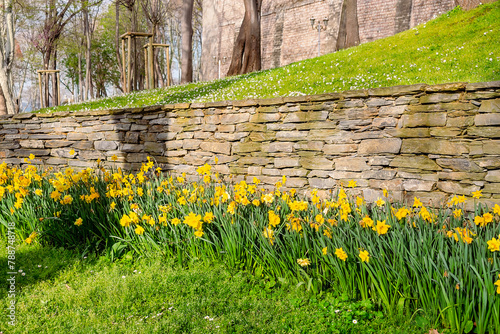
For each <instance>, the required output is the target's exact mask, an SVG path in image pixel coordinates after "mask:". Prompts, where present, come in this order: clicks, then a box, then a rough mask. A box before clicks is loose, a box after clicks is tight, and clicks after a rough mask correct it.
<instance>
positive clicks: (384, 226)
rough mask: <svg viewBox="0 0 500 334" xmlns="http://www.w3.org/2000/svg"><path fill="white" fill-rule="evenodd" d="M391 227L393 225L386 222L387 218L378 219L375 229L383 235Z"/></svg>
mask: <svg viewBox="0 0 500 334" xmlns="http://www.w3.org/2000/svg"><path fill="white" fill-rule="evenodd" d="M389 227H391V226H390V225H387V224H386V223H385V220H383V221H380V220H377V225H376V226H375V227H373V229H374V230H375V231H377V233H378V235H383V234H386V233H387V231H388V230H389Z"/></svg>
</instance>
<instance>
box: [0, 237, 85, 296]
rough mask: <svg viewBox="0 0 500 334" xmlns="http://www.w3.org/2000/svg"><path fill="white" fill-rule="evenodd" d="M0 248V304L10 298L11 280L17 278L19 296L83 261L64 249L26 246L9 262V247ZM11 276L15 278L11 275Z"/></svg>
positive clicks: (1, 243)
mask: <svg viewBox="0 0 500 334" xmlns="http://www.w3.org/2000/svg"><path fill="white" fill-rule="evenodd" d="M0 247H1V251H0V282H2V283H1V285H0V286H1V288H0V300H1V299H4V298H5V297H6V295H7V294H8V292H9V285H10V282H8V281H7V279H8V278H11V277H12V276H15V287H16V293H17V294H18V293H19V292H20V291H21V290H22V289H23V288H24V287H27V286H30V285H32V284H36V283H38V282H41V281H46V280H50V279H52V278H54V277H55V276H57V275H58V274H60V273H61V272H63V271H64V270H65V269H66V268H69V267H73V266H82V264H81V262H80V261H79V260H81V259H82V258H81V256H79V255H78V253H76V252H75V251H70V250H66V249H64V248H57V247H50V246H40V245H27V244H23V245H19V246H17V247H16V252H15V259H14V260H12V259H10V260H9V258H8V254H7V244H6V242H5V241H4V240H1V241H0ZM89 256H90V257H91V259H93V258H94V256H93V255H89ZM91 259H90V258H89V259H88V260H91ZM86 261H87V260H86ZM11 265H13V266H14V270H12V267H11ZM11 272H15V273H16V274H15V275H13V274H10V273H11Z"/></svg>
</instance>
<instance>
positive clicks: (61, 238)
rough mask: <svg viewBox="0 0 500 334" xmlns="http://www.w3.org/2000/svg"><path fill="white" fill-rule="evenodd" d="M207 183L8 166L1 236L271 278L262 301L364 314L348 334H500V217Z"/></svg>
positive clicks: (155, 173)
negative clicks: (440, 332)
mask: <svg viewBox="0 0 500 334" xmlns="http://www.w3.org/2000/svg"><path fill="white" fill-rule="evenodd" d="M32 158H33V157H32ZM148 160H149V159H148ZM30 161H31V160H30ZM35 161H36V160H35ZM211 170H212V167H211V166H209V165H204V166H200V167H199V168H198V169H197V171H198V173H199V175H200V178H199V180H197V181H196V182H187V181H186V180H185V177H177V178H174V177H172V176H168V175H164V174H162V173H161V171H160V170H159V169H156V168H155V165H154V163H153V161H148V163H146V164H144V165H143V166H142V168H141V170H140V171H139V172H138V173H136V174H132V173H130V174H129V173H125V172H123V171H120V170H118V171H103V170H101V169H96V170H93V169H90V168H89V169H86V170H83V171H80V172H78V173H77V172H75V171H73V170H72V169H67V170H65V171H62V172H58V173H54V174H51V173H45V172H42V171H39V170H38V169H37V168H36V167H34V166H29V167H28V168H26V169H24V170H21V169H18V168H9V167H7V166H6V165H5V164H2V165H0V180H2V185H0V194H1V200H0V223H1V225H0V235H1V236H2V237H3V238H7V233H8V232H7V230H8V228H9V223H10V222H15V223H16V226H15V230H14V231H15V233H16V235H17V238H18V240H24V241H25V243H27V244H38V243H40V244H42V245H52V246H56V247H61V246H62V247H64V248H70V249H71V248H72V249H77V250H78V251H80V252H82V253H84V254H88V253H99V252H102V253H103V254H105V256H106V258H108V259H109V260H111V261H113V260H116V259H120V261H119V262H120V263H129V262H130V263H132V262H133V261H134V259H135V258H137V257H146V258H148V257H151V256H155V255H157V254H162V255H163V256H165V257H167V258H168V259H171V260H172V261H175V263H176V264H177V265H180V266H190V265H191V264H193V263H197V262H199V261H201V262H218V263H223V264H224V265H225V266H226V268H227V270H228V271H230V272H233V273H238V272H240V271H241V270H245V271H247V272H250V273H252V274H253V275H255V277H257V278H262V279H263V281H261V283H259V284H261V286H260V288H259V289H258V290H254V291H255V292H256V293H261V292H259V291H272V290H274V289H275V288H276V287H278V286H292V287H294V288H295V289H300V290H303V291H307V292H309V293H311V294H314V295H318V296H321V295H322V294H323V293H324V292H325V291H327V290H328V289H332V290H333V291H334V293H336V294H337V295H340V294H344V295H345V300H344V299H342V300H341V301H346V300H347V301H352V300H364V301H366V302H365V303H364V304H359V305H354V304H353V305H350V306H348V309H351V310H353V309H354V310H355V311H353V312H354V313H352V314H351V313H342V316H343V317H344V318H338V319H337V320H338V321H339V322H340V323H341V326H344V325H345V324H346V323H347V322H348V321H350V320H354V319H356V320H357V321H361V320H363V319H365V320H373V319H376V318H377V317H378V315H377V313H375V311H374V310H378V311H382V312H383V313H384V314H386V315H388V316H389V317H391V318H398V317H410V316H412V315H414V313H415V312H416V310H419V314H418V316H419V317H421V316H423V317H424V319H430V320H429V321H430V323H431V324H433V327H438V326H439V327H445V328H449V329H451V330H452V331H453V332H459V333H462V332H468V331H469V330H470V323H471V321H472V322H473V323H475V324H476V325H475V326H474V331H475V332H477V333H486V332H499V331H500V312H498V311H499V310H500V295H499V292H498V291H500V290H496V287H495V285H499V284H500V279H498V277H499V275H500V258H499V253H500V240H498V239H496V238H499V239H500V224H499V222H500V206H498V205H496V206H495V207H494V208H492V210H491V211H490V210H489V209H488V208H487V207H484V206H481V205H476V206H475V207H476V211H475V212H474V213H467V214H466V213H464V204H463V203H464V201H466V200H473V199H466V198H465V197H464V196H460V197H456V196H455V197H453V198H452V200H451V201H450V203H448V205H447V206H446V207H442V208H440V209H436V210H433V209H431V208H427V207H425V206H423V205H422V203H420V201H419V200H418V199H415V200H414V203H413V206H405V205H403V204H401V203H396V202H394V201H392V200H391V198H390V194H387V195H384V197H383V198H380V199H379V200H378V201H377V202H376V203H375V204H373V205H366V204H365V203H364V200H363V199H362V198H360V197H356V198H353V197H351V196H349V195H348V194H347V193H346V191H345V190H344V189H343V188H341V187H340V188H338V189H337V194H336V195H335V194H332V197H330V198H326V199H320V198H319V196H318V194H317V191H312V193H311V198H310V199H304V198H302V197H300V196H297V194H296V192H295V191H294V190H292V189H291V190H289V191H284V189H283V187H284V186H286V178H285V177H283V178H282V180H281V181H280V182H277V183H276V185H275V188H274V189H264V188H262V187H260V186H259V181H258V180H257V179H254V180H253V183H251V184H247V183H246V182H244V181H241V182H239V183H237V184H235V185H234V186H230V185H227V184H225V183H223V182H222V181H221V180H220V179H219V178H218V175H217V174H212V172H211ZM355 186H356V184H355V182H353V181H351V182H349V187H355ZM473 195H474V196H475V197H480V196H481V192H480V191H478V192H475V193H474V194H473ZM362 252H366V253H365V254H366V256H368V259H366V258H364V257H362V256H361V255H362ZM499 289H500V288H499ZM115 300H116V298H115ZM329 302H330V301H329ZM330 303H331V302H330ZM325 305H326V304H325ZM334 305H336V306H335V308H336V309H340V306H337V305H340V304H339V302H335V303H334ZM370 305H372V306H373V307H372V306H370ZM325 307H327V306H325ZM356 312H358V313H356ZM345 314H347V316H346V315H345ZM349 315H352V318H349ZM357 318H359V319H357ZM418 319H419V323H421V324H422V319H421V318H418ZM353 325H355V324H353ZM241 326H244V324H241ZM346 326H347V325H346ZM342 328H344V327H342Z"/></svg>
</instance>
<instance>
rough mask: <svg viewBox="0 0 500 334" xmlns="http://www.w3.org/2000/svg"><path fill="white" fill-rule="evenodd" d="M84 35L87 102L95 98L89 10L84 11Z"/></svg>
mask: <svg viewBox="0 0 500 334" xmlns="http://www.w3.org/2000/svg"><path fill="white" fill-rule="evenodd" d="M83 35H84V36H85V65H86V66H85V69H86V72H85V74H86V75H85V100H88V99H89V97H90V99H92V98H93V97H94V87H93V85H92V59H91V56H90V51H91V50H90V49H91V47H92V36H91V31H90V22H89V10H88V9H87V8H84V10H83Z"/></svg>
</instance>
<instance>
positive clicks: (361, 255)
mask: <svg viewBox="0 0 500 334" xmlns="http://www.w3.org/2000/svg"><path fill="white" fill-rule="evenodd" d="M359 258H360V259H361V261H363V262H368V261H370V254H368V251H367V250H361V249H360V250H359Z"/></svg>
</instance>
